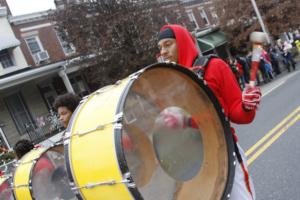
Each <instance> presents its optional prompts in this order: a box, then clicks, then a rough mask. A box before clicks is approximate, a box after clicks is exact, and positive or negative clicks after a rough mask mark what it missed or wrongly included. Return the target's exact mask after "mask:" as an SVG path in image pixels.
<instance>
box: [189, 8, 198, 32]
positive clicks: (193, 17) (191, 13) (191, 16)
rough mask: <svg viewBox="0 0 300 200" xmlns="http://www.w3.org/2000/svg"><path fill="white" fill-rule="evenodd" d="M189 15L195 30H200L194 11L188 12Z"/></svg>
mask: <svg viewBox="0 0 300 200" xmlns="http://www.w3.org/2000/svg"><path fill="white" fill-rule="evenodd" d="M187 14H188V17H189V19H190V21H191V22H192V23H193V25H194V28H199V25H198V23H197V21H196V18H195V16H194V13H193V11H192V10H189V11H187Z"/></svg>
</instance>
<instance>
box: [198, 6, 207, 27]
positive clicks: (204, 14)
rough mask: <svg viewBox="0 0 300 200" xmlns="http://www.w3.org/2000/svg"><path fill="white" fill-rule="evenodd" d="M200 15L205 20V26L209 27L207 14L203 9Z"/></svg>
mask: <svg viewBox="0 0 300 200" xmlns="http://www.w3.org/2000/svg"><path fill="white" fill-rule="evenodd" d="M200 15H201V18H202V19H203V21H204V23H205V25H209V21H208V18H207V15H206V12H205V10H204V9H203V8H201V9H200Z"/></svg>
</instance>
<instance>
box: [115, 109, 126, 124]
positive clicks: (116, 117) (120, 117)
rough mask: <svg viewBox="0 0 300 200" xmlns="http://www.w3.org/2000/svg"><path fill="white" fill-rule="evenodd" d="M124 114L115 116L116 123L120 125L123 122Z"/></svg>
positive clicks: (120, 113)
mask: <svg viewBox="0 0 300 200" xmlns="http://www.w3.org/2000/svg"><path fill="white" fill-rule="evenodd" d="M123 116H124V114H123V112H119V113H118V114H116V115H115V123H120V122H122V120H123Z"/></svg>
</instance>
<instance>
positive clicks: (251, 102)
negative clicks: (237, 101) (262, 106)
mask: <svg viewBox="0 0 300 200" xmlns="http://www.w3.org/2000/svg"><path fill="white" fill-rule="evenodd" d="M260 99H261V91H260V88H258V87H250V86H249V85H246V87H245V89H244V91H243V93H242V102H243V107H244V109H245V110H246V111H251V110H255V109H257V108H258V106H259V103H260Z"/></svg>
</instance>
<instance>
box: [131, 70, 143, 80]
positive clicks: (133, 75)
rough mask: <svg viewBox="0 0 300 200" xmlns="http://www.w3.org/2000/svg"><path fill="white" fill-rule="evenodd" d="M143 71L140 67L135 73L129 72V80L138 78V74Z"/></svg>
mask: <svg viewBox="0 0 300 200" xmlns="http://www.w3.org/2000/svg"><path fill="white" fill-rule="evenodd" d="M144 71H145V69H141V70H139V71H137V72H136V73H134V74H131V75H130V76H129V78H130V80H136V79H138V78H139V76H140V75H141V74H142V73H143V72H144Z"/></svg>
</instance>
